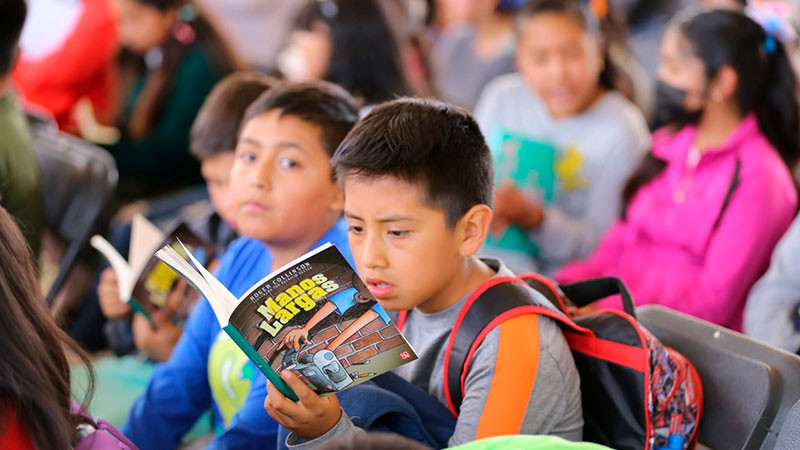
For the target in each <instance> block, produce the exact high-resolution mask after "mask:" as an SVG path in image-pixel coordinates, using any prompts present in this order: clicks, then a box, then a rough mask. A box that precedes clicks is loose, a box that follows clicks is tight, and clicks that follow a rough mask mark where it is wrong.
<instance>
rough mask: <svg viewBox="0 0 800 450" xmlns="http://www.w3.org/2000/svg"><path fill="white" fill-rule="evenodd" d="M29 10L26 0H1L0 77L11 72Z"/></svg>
mask: <svg viewBox="0 0 800 450" xmlns="http://www.w3.org/2000/svg"><path fill="white" fill-rule="evenodd" d="M27 12H28V9H27V7H26V6H25V0H4V1H3V2H0V77H5V76H7V75H8V74H9V73H11V66H12V65H13V64H14V60H15V59H16V56H17V50H18V49H19V36H20V34H22V26H23V25H24V24H25V15H26V14H27Z"/></svg>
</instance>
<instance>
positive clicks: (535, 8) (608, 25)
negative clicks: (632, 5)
mask: <svg viewBox="0 0 800 450" xmlns="http://www.w3.org/2000/svg"><path fill="white" fill-rule="evenodd" d="M585 3H587V2H585V1H582V0H531V1H529V2H527V3H526V4H525V5H523V6H522V7H521V8H520V9H519V11H518V12H517V14H516V20H515V24H516V27H515V28H516V29H517V33H518V34H519V32H520V31H521V30H522V27H524V23H525V21H526V20H528V19H531V18H533V17H536V16H538V15H540V14H548V13H554V14H561V15H564V16H567V17H570V18H571V19H573V20H575V21H576V22H577V23H578V24H580V25H581V27H583V28H584V29H585V30H586V31H587V32H588V33H589V34H592V35H595V36H598V37H600V38H601V39H602V40H603V70H602V71H601V72H600V76H599V80H598V82H599V84H600V87H602V88H605V89H608V90H615V91H623V92H624V91H626V90H629V88H628V86H624V84H625V83H627V81H626V80H624V74H623V73H621V70H620V69H619V68H617V67H616V66H615V65H614V63H613V62H612V61H611V57H610V55H609V51H608V49H609V47H610V44H611V42H610V41H611V40H613V41H614V42H615V44H616V45H618V46H624V45H625V44H624V35H625V32H624V30H623V29H622V27H621V26H619V25H618V24H616V23H614V22H613V21H611V20H610V19H611V17H613V16H612V15H608V16H607V17H606V18H604V19H603V20H601V19H600V18H599V17H597V15H596V14H595V13H594V12H592V11H591V10H590V9H589V7H588V6H587V5H586V4H585Z"/></svg>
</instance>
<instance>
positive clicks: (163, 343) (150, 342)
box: [133, 311, 182, 362]
mask: <svg viewBox="0 0 800 450" xmlns="http://www.w3.org/2000/svg"><path fill="white" fill-rule="evenodd" d="M151 318H152V319H153V322H154V323H155V325H156V328H153V325H152V324H151V323H150V321H149V320H147V318H146V317H145V316H144V315H142V314H134V316H133V342H134V344H136V348H137V349H139V351H142V352H145V353H147V354H148V355H149V356H150V357H151V358H153V359H155V360H157V361H162V362H163V361H166V360H168V359H169V357H170V355H172V350H173V349H174V348H175V344H177V343H178V339H180V337H181V332H182V330H181V329H180V328H178V327H176V326H175V324H173V323H172V321H171V320H170V319H169V316H168V315H167V314H166V312H165V311H156V312H154V313H153V314H152V315H151Z"/></svg>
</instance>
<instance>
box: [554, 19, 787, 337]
mask: <svg viewBox="0 0 800 450" xmlns="http://www.w3.org/2000/svg"><path fill="white" fill-rule="evenodd" d="M661 54H662V61H661V66H660V68H659V73H658V75H659V82H658V88H657V95H656V97H657V102H656V103H657V106H656V108H657V109H656V111H655V119H654V120H655V122H656V123H655V125H656V127H660V128H659V129H658V131H656V132H655V133H654V135H653V149H652V152H651V153H650V154H649V155H648V156H647V157H646V158H645V160H644V162H643V163H642V165H641V167H640V168H639V169H638V170H637V171H636V172H635V173H634V174H633V176H632V177H631V179H630V180H629V181H628V184H627V186H626V188H625V190H624V193H623V205H624V206H623V208H624V209H623V214H622V218H621V219H619V220H618V221H617V222H616V223H615V224H614V225H613V226H612V227H611V229H610V230H609V231H608V232H607V234H606V235H605V237H604V238H603V239H602V241H601V243H600V245H599V246H598V248H597V250H596V251H595V252H594V253H593V254H592V255H591V256H590V257H589V258H588V259H586V260H584V261H581V262H574V263H571V264H569V265H567V266H565V267H564V268H563V269H562V270H561V271H560V272H559V273H558V274H556V276H555V278H556V279H557V280H559V281H561V282H569V281H576V280H579V279H585V278H591V277H598V276H617V277H620V278H622V279H623V281H624V282H625V283H626V285H627V286H628V287H629V288H630V290H631V292H632V294H633V296H634V298H635V299H636V301H637V303H638V304H639V305H644V304H659V305H663V306H667V307H670V308H673V309H676V310H678V311H682V312H685V313H687V314H690V315H693V316H695V317H699V318H702V319H705V320H708V321H711V322H714V323H717V324H720V325H723V326H726V327H729V328H732V329H735V330H740V329H741V324H742V310H743V307H744V301H745V298H746V296H747V292H748V290H749V289H750V287H751V286H752V285H753V284H754V283H755V282H756V281H757V280H758V278H759V276H760V275H761V274H762V273H763V272H764V271H765V270H766V268H767V265H768V264H769V257H770V254H771V252H772V249H773V247H774V246H775V244H776V243H777V242H778V240H779V239H780V237H781V236H782V235H783V233H784V232H785V231H786V229H787V228H788V227H789V224H790V223H791V221H792V218H793V216H794V214H795V211H796V209H797V191H796V189H795V185H794V183H793V180H792V176H791V174H790V171H789V169H788V168H787V165H789V166H791V165H793V163H794V162H795V160H796V159H797V156H798V153H799V152H800V141H799V140H800V134H798V130H800V121H799V119H798V114H799V113H798V101H797V97H796V96H795V92H796V91H795V89H796V87H797V86H796V81H795V77H794V73H793V72H792V68H791V66H790V63H789V61H788V59H787V56H786V53H785V51H784V48H783V45H782V44H781V43H780V42H779V41H778V40H776V39H775V38H774V37H772V36H770V35H769V34H767V33H766V32H765V31H764V29H762V27H761V26H760V25H758V24H757V23H756V22H754V21H753V20H751V19H750V18H748V17H746V16H745V15H743V14H740V13H737V12H732V11H723V10H715V11H708V12H703V13H700V14H697V15H694V16H691V17H689V18H685V19H684V20H682V21H679V22H676V23H674V24H673V25H672V26H671V27H670V28H669V29H668V31H667V33H666V34H665V36H664V40H663V42H662V49H661Z"/></svg>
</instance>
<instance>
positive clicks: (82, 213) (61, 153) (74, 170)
mask: <svg viewBox="0 0 800 450" xmlns="http://www.w3.org/2000/svg"><path fill="white" fill-rule="evenodd" d="M31 134H32V136H33V147H34V151H35V152H36V156H37V158H38V160H39V166H40V168H41V173H42V192H43V197H44V198H43V205H44V225H45V228H47V229H48V230H50V231H51V232H53V233H54V234H55V236H56V237H57V238H58V239H59V240H61V241H62V242H63V243H64V244H65V245H66V246H67V247H66V251H65V253H64V257H63V258H62V260H61V263H60V265H59V270H58V274H57V275H56V278H55V281H54V282H53V284H52V286H51V288H50V291H49V292H48V294H47V301H48V303H49V304H52V303H53V300H54V298H55V295H56V294H57V293H58V291H59V289H60V288H61V287H62V285H63V284H64V281H65V280H66V278H67V276H68V275H69V273H70V272H71V271H72V268H73V267H74V266H75V263H76V262H77V260H78V256H79V255H80V253H81V251H82V250H83V249H84V248H86V244H87V242H88V240H89V236H90V234H91V233H92V231H93V229H94V227H95V224H96V223H97V220H98V218H99V217H100V214H101V212H102V211H103V209H104V208H105V206H106V204H107V202H108V200H109V198H110V197H111V194H112V193H113V192H114V190H115V189H116V186H117V178H118V173H117V168H116V164H115V163H114V159H113V158H112V157H111V155H110V154H109V153H108V152H106V151H105V150H103V149H102V148H99V147H95V146H93V145H91V144H89V143H87V142H84V141H82V140H80V139H78V138H75V137H73V136H70V135H67V134H64V133H61V132H59V131H57V130H53V129H52V128H50V127H48V126H42V127H32V129H31Z"/></svg>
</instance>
